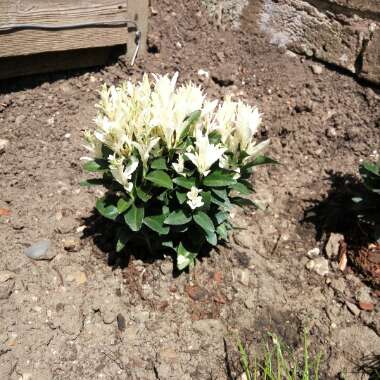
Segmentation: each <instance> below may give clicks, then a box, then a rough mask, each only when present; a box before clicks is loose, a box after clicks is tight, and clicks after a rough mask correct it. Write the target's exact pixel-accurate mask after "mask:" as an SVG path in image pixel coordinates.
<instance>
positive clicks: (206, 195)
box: [201, 191, 212, 210]
mask: <svg viewBox="0 0 380 380" xmlns="http://www.w3.org/2000/svg"><path fill="white" fill-rule="evenodd" d="M201 196H202V200H203V203H204V205H203V206H202V210H208V209H209V208H210V204H211V198H212V197H211V191H202V193H201Z"/></svg>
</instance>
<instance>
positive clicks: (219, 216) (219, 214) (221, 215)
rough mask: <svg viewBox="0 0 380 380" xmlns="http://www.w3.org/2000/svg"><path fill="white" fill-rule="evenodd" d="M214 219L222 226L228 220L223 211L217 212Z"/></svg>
mask: <svg viewBox="0 0 380 380" xmlns="http://www.w3.org/2000/svg"><path fill="white" fill-rule="evenodd" d="M215 219H216V222H217V223H218V224H222V223H223V222H225V221H226V220H227V219H228V213H227V212H225V211H219V212H217V213H216V214H215Z"/></svg>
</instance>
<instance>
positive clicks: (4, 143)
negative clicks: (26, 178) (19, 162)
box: [0, 139, 9, 154]
mask: <svg viewBox="0 0 380 380" xmlns="http://www.w3.org/2000/svg"><path fill="white" fill-rule="evenodd" d="M8 147H9V140H5V139H0V154H1V153H4V152H5V151H6V150H7V148H8Z"/></svg>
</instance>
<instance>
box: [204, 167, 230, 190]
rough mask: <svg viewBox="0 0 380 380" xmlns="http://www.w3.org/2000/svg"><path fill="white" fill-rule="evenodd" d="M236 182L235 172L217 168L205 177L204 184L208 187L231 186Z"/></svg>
mask: <svg viewBox="0 0 380 380" xmlns="http://www.w3.org/2000/svg"><path fill="white" fill-rule="evenodd" d="M235 183H236V179H234V178H233V174H230V173H226V172H223V171H221V170H215V171H214V172H212V173H210V174H209V175H208V176H207V177H205V178H204V179H203V184H204V185H205V186H208V187H223V186H230V185H234V184H235Z"/></svg>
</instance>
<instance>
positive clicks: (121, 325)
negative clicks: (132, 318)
mask: <svg viewBox="0 0 380 380" xmlns="http://www.w3.org/2000/svg"><path fill="white" fill-rule="evenodd" d="M116 321H117V328H118V329H119V331H124V330H125V327H126V323H125V318H124V316H123V315H122V314H120V313H119V314H118V315H117V317H116Z"/></svg>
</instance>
